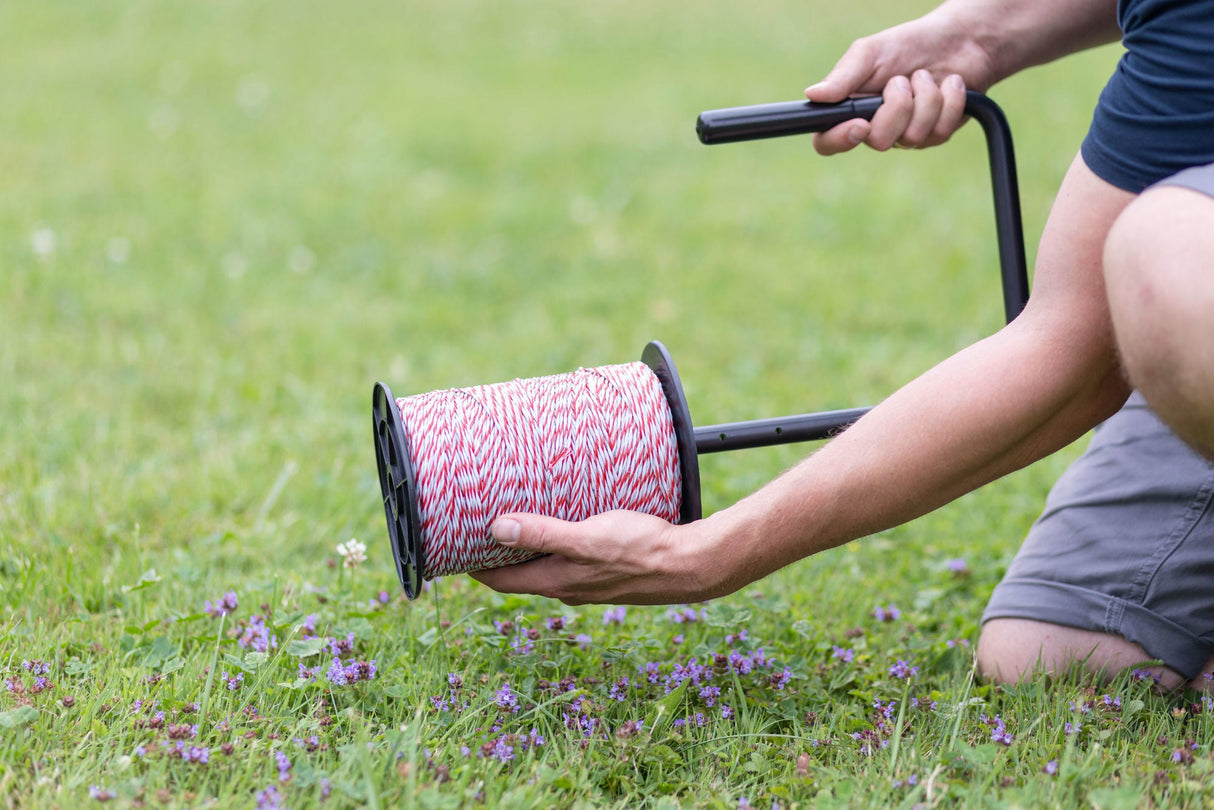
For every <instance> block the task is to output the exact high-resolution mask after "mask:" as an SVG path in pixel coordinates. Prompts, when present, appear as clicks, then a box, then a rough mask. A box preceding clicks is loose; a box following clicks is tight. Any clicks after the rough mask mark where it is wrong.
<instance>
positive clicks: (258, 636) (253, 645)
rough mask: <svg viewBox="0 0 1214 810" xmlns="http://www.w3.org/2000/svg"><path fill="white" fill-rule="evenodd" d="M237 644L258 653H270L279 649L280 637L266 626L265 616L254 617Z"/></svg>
mask: <svg viewBox="0 0 1214 810" xmlns="http://www.w3.org/2000/svg"><path fill="white" fill-rule="evenodd" d="M236 643H237V644H239V645H240V646H241V647H245V648H247V649H252V650H254V651H256V652H269V651H270V650H271V649H274V648H277V647H278V636H276V635H274V634H273V633H272V632H271V630H270V628H269V627H268V626H267V625H266V620H265V617H264V616H253V617H252V618H250V619H249V624H248V626H247V627H245V629H244V631H243V632H241V634H240V637H239V638H238V639H236Z"/></svg>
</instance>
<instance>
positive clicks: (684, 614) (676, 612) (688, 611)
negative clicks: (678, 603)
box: [666, 605, 700, 624]
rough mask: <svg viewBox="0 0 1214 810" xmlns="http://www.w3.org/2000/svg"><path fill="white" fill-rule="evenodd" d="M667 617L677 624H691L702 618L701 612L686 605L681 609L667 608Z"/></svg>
mask: <svg viewBox="0 0 1214 810" xmlns="http://www.w3.org/2000/svg"><path fill="white" fill-rule="evenodd" d="M666 618H668V619H670V621H672V622H674V623H675V624H689V623H694V622H698V621H699V620H700V614H699V613H697V612H696V611H695V608H692V607H690V606H687V605H684V606H683V607H682V608H681V609H680V608H671V609H670V610H667V611H666Z"/></svg>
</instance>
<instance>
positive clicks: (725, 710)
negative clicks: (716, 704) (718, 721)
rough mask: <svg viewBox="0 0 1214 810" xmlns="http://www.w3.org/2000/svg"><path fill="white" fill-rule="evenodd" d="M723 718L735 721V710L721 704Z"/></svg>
mask: <svg viewBox="0 0 1214 810" xmlns="http://www.w3.org/2000/svg"><path fill="white" fill-rule="evenodd" d="M721 718H722V719H723V720H732V719H733V709H732V708H730V707H729V706H726V705H725V704H724V703H722V704H721Z"/></svg>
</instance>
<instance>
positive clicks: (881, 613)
mask: <svg viewBox="0 0 1214 810" xmlns="http://www.w3.org/2000/svg"><path fill="white" fill-rule="evenodd" d="M901 615H902V611H900V610H898V608H897V607H895V606H894V605H892V604H891V605H890V606H889V607H881V606H880V605H877V606H876V607H875V608H873V618H874V619H876V620H877V621H879V622H892V621H894V620H895V619H897V618H898V617H900V616H901Z"/></svg>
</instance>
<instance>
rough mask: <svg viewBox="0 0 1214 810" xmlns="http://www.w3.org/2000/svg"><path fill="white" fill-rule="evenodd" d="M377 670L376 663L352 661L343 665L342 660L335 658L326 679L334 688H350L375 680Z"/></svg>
mask: <svg viewBox="0 0 1214 810" xmlns="http://www.w3.org/2000/svg"><path fill="white" fill-rule="evenodd" d="M377 670H378V667H377V666H376V663H375V662H374V661H351V662H350V663H348V664H343V663H342V662H341V659H340V658H334V659H333V663H332V664H330V665H329V669H328V671H327V672H325V677H326V678H327V679H328V680H329V683H331V684H333V685H334V686H349V685H350V684H352V683H357V682H358V681H371V680H374V679H375V673H376V672H377Z"/></svg>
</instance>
